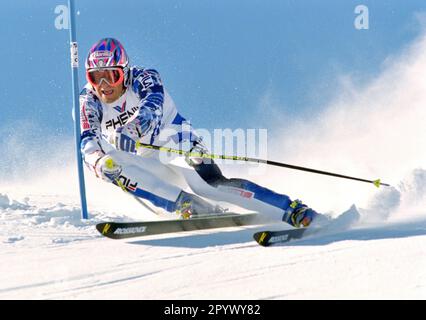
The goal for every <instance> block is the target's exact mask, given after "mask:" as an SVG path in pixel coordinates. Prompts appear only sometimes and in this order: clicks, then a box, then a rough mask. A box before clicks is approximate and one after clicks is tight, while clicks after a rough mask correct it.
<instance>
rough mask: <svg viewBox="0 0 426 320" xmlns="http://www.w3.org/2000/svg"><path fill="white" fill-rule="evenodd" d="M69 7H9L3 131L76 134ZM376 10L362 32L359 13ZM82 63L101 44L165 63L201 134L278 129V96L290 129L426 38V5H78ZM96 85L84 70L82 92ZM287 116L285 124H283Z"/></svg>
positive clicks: (3, 26)
mask: <svg viewBox="0 0 426 320" xmlns="http://www.w3.org/2000/svg"><path fill="white" fill-rule="evenodd" d="M61 4H66V1H60V0H55V1H53V0H43V1H30V0H16V1H7V2H3V3H2V10H1V11H0V36H1V39H2V40H3V41H2V48H1V49H2V50H1V53H0V57H1V60H2V61H3V64H2V76H1V77H0V85H1V88H2V90H0V103H1V120H2V121H1V122H0V132H1V131H2V130H3V131H4V130H6V131H7V130H9V129H10V128H11V126H13V128H14V129H15V130H17V128H19V125H20V124H25V125H28V124H30V125H29V126H32V130H33V129H34V128H36V132H32V133H31V134H32V135H41V136H45V135H51V134H54V135H65V136H72V134H73V124H72V120H71V107H72V105H71V104H72V102H71V101H72V99H71V73H70V66H69V65H70V62H69V44H68V31H67V30H57V29H56V28H55V18H56V14H55V12H54V10H55V7H56V6H58V5H61ZM359 4H364V5H366V6H367V7H368V8H369V15H370V16H369V18H370V20H369V24H370V25H369V29H368V30H356V29H355V28H354V19H355V17H356V14H355V13H354V8H355V7H356V6H357V5H359ZM76 7H77V9H78V10H79V11H80V15H79V16H78V18H77V37H78V42H79V49H80V61H81V63H80V65H81V66H83V61H84V58H85V56H86V53H87V50H88V48H89V47H90V45H91V44H92V43H94V42H96V41H97V40H98V39H100V38H102V37H105V36H112V37H116V38H118V39H119V40H120V41H121V42H122V43H123V44H124V46H125V47H126V49H127V51H128V53H129V55H130V59H131V63H132V64H137V65H141V66H148V67H154V68H156V69H157V70H159V72H160V73H161V75H162V77H163V81H164V83H165V85H166V87H167V89H168V90H169V92H170V93H171V94H172V96H173V97H174V99H175V102H176V103H177V106H178V108H179V110H180V112H181V113H182V114H183V115H184V116H185V117H187V118H189V119H191V121H192V123H193V125H194V126H195V127H196V128H199V127H204V128H208V129H213V128H256V127H262V128H268V119H269V116H270V115H271V113H269V112H268V108H267V106H265V105H264V104H262V103H261V101H263V100H262V99H264V97H265V96H266V95H267V96H269V97H272V99H273V101H275V102H278V104H279V105H280V106H281V108H282V122H283V125H285V123H286V121H291V118H299V119H303V118H304V117H307V116H310V115H312V114H313V113H316V112H319V111H320V110H321V108H322V107H323V106H324V105H325V104H326V102H327V101H328V100H329V99H331V98H332V97H333V96H334V95H335V94H336V90H337V88H338V77H339V76H340V75H342V74H343V75H351V76H353V77H354V79H356V80H357V81H365V80H368V79H370V78H371V77H373V76H374V75H375V74H377V73H379V72H380V70H381V68H382V63H383V61H384V59H385V58H386V57H388V56H390V55H393V54H397V53H398V52H399V51H400V50H401V49H402V48H403V47H404V46H405V45H407V44H409V43H410V42H411V41H413V40H414V39H415V37H416V36H418V35H419V33H420V31H421V26H420V23H419V22H418V21H417V19H416V15H417V14H418V13H421V12H423V11H426V2H425V1H424V0H421V1H420V0H419V1H415V0H411V1H404V2H403V3H402V2H401V1H400V0H390V1H384V0H383V1H351V0H346V1H342V0H334V1H327V0H323V1H314V0H310V1H307V0H297V1H296V0H295V1H290V0H275V1H264V0H248V1H247V0H204V1H200V0H185V1H184V0H181V1H173V0H158V1H139V0H138V1H137V0H134V1H133V0H120V1H110V0H103V1H98V0H91V1H83V0H76ZM84 83H85V79H84V70H83V68H81V70H80V86H82V85H83V84H84ZM275 120H276V119H275Z"/></svg>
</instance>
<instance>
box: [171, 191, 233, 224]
mask: <svg viewBox="0 0 426 320" xmlns="http://www.w3.org/2000/svg"><path fill="white" fill-rule="evenodd" d="M224 212H225V210H224V209H222V208H221V207H219V206H217V205H216V206H213V205H211V204H210V203H208V202H207V201H205V200H203V199H201V198H200V197H198V196H196V195H194V194H190V193H187V192H185V191H182V192H181V193H180V195H179V197H178V199H177V200H176V214H177V215H179V217H180V218H181V219H191V218H193V217H196V216H200V215H209V214H219V213H224Z"/></svg>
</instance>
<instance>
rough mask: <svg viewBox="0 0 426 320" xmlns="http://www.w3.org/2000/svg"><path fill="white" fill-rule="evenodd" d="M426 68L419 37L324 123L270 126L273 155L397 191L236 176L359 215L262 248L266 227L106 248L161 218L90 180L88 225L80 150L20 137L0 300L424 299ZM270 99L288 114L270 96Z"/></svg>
mask: <svg viewBox="0 0 426 320" xmlns="http://www.w3.org/2000/svg"><path fill="white" fill-rule="evenodd" d="M425 71H426V40H425V38H419V39H418V41H416V42H415V43H414V44H413V45H412V46H411V47H409V48H407V49H406V50H404V52H402V53H401V54H400V55H398V56H394V57H390V58H389V59H388V60H387V61H385V63H384V64H383V70H382V72H381V73H380V74H379V75H377V77H375V78H374V79H371V80H370V81H369V82H368V83H361V84H359V83H356V82H354V81H352V78H351V77H350V75H346V76H342V82H341V83H342V86H341V88H338V89H337V90H336V92H338V94H336V97H335V99H334V100H333V101H330V102H329V104H328V105H326V106H321V108H320V107H319V110H321V111H318V112H317V113H314V116H312V117H309V118H308V117H306V116H305V117H302V116H301V118H300V119H299V121H298V120H297V119H296V120H295V121H293V122H290V121H286V126H285V127H284V128H283V126H282V121H281V120H280V122H279V123H278V124H277V125H276V126H274V124H271V128H272V129H271V131H272V132H274V135H273V136H270V137H269V144H268V149H269V154H270V159H273V160H277V161H280V160H281V161H285V162H287V163H294V164H298V165H304V166H308V167H313V168H319V169H324V170H327V171H334V172H339V173H342V174H348V175H354V176H359V177H365V178H370V179H376V178H378V177H380V178H382V179H383V181H384V182H387V183H390V184H391V185H392V187H390V188H380V189H376V188H375V187H374V186H372V185H368V184H365V183H359V182H354V181H346V180H342V179H336V178H330V177H325V176H319V175H314V174H310V173H303V172H296V171H290V170H285V169H278V168H263V169H261V170H260V169H259V170H251V171H250V170H249V169H248V168H244V167H243V166H241V165H238V166H225V167H224V171H225V173H226V175H228V176H235V175H238V176H242V177H246V178H249V179H251V180H254V181H256V182H258V183H260V184H262V185H265V186H269V187H271V188H272V189H274V190H276V191H277V192H282V193H286V194H288V195H290V196H291V197H292V198H299V199H302V200H304V202H305V203H307V204H309V205H310V206H311V207H313V208H315V209H316V210H318V211H320V212H323V213H327V214H330V215H332V216H338V215H339V214H340V213H342V212H344V211H345V210H347V209H348V208H349V207H351V205H352V204H355V205H356V206H357V207H358V208H359V211H360V214H361V219H360V221H359V222H358V223H357V224H355V225H354V226H352V227H351V228H350V229H349V230H345V231H340V232H337V233H334V234H319V235H318V236H315V237H311V238H305V239H302V240H298V241H295V242H292V243H291V244H290V245H286V246H276V247H270V248H263V247H260V246H258V245H257V244H256V243H255V242H254V241H253V240H252V233H253V232H254V231H256V230H260V229H261V228H263V227H261V226H254V227H243V228H227V229H221V230H208V231H197V232H190V233H181V234H170V235H161V236H151V237H147V238H138V239H132V240H125V241H114V240H109V239H105V238H102V237H101V236H100V235H98V234H97V232H96V230H95V228H94V225H95V223H96V222H99V221H104V220H129V221H130V220H141V219H144V220H149V219H154V218H155V216H154V214H152V213H149V212H148V211H147V210H146V209H144V208H142V207H141V206H140V204H138V203H137V202H136V201H135V200H134V199H132V198H131V197H129V196H128V195H126V194H124V193H123V192H122V191H120V189H118V188H114V187H113V186H110V185H108V184H106V183H103V182H101V181H98V180H96V179H95V178H94V177H93V176H91V175H90V174H89V173H86V177H87V195H88V203H89V211H90V220H88V221H82V220H80V210H79V207H78V204H79V200H78V192H77V189H76V186H77V177H76V173H75V163H73V161H72V160H70V159H74V150H73V148H72V146H73V143H72V140H71V139H70V138H69V137H68V138H67V139H65V140H64V139H63V137H58V138H55V137H50V138H47V137H46V135H43V139H39V140H37V135H36V134H35V135H34V140H32V144H31V145H26V144H25V141H27V140H26V139H27V137H25V136H19V135H18V134H13V135H11V136H10V137H9V139H7V141H6V142H2V150H3V154H2V163H3V164H4V163H8V164H10V163H14V164H15V165H14V166H13V167H12V168H10V167H9V168H8V169H7V170H6V169H3V170H1V173H0V178H1V182H0V194H1V195H0V257H1V261H2V263H1V264H0V298H2V299H10V298H19V299H24V298H30V299H81V298H83V299H104V298H119V299H331V298H333V299H352V298H355V299H382V298H383V299H425V298H426V209H425V208H426V206H425V204H426V170H425V169H426V148H425V146H426V132H425V130H424V124H425V119H426V108H425V105H426V72H425ZM260 101H261V103H260V104H261V105H260V106H259V107H260V108H268V110H270V112H272V113H274V114H276V115H277V116H276V117H274V118H276V119H280V118H281V119H283V118H285V115H283V114H280V105H279V103H276V102H275V101H273V99H270V96H269V95H268V93H265V96H264V97H263V98H262V99H261V100H260ZM218 126H220V125H219V124H218ZM27 128H29V129H31V125H28V126H27ZM11 132H12V131H11ZM56 146H60V148H56ZM251 169H253V168H251ZM271 227H273V228H279V227H280V226H279V225H273V226H271Z"/></svg>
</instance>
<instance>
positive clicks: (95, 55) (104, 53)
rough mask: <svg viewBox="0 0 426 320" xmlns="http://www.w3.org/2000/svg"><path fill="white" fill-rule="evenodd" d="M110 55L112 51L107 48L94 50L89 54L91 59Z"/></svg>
mask: <svg viewBox="0 0 426 320" xmlns="http://www.w3.org/2000/svg"><path fill="white" fill-rule="evenodd" d="M110 57H112V52H111V51H107V50H104V51H95V52H93V53H92V54H91V55H90V58H91V59H105V58H110Z"/></svg>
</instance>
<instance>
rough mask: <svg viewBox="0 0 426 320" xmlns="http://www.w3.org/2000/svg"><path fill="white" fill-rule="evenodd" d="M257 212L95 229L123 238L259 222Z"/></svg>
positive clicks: (109, 224)
mask: <svg viewBox="0 0 426 320" xmlns="http://www.w3.org/2000/svg"><path fill="white" fill-rule="evenodd" d="M258 216H259V215H258V214H257V213H247V214H236V213H228V214H220V215H208V216H203V217H198V218H197V217H194V218H192V219H187V220H158V221H144V222H102V223H99V224H97V225H96V229H97V230H98V231H99V232H100V233H101V234H102V235H103V236H105V237H108V238H111V239H125V238H133V237H141V236H148V235H156V234H162V233H172V232H183V231H193V230H202V229H214V228H226V227H234V226H243V225H251V224H257V223H259V221H258V219H256V218H257V217H258Z"/></svg>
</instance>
